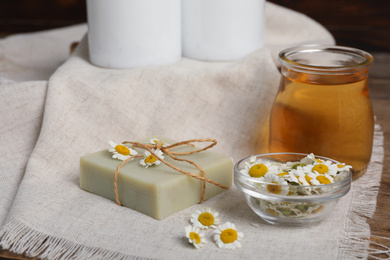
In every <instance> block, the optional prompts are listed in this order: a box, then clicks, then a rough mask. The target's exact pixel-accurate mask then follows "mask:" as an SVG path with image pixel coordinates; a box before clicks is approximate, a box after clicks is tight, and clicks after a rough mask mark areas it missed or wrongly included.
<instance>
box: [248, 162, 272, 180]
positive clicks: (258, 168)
mask: <svg viewBox="0 0 390 260" xmlns="http://www.w3.org/2000/svg"><path fill="white" fill-rule="evenodd" d="M267 172H268V168H267V166H265V165H264V163H261V164H255V165H253V166H252V167H251V168H250V169H249V175H250V176H252V177H255V178H260V177H263V176H264V175H265V174H266V173H267Z"/></svg>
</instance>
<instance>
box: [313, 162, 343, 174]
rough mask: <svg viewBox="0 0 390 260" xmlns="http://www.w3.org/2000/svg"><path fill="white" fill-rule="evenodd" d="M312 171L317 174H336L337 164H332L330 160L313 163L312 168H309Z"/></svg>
mask: <svg viewBox="0 0 390 260" xmlns="http://www.w3.org/2000/svg"><path fill="white" fill-rule="evenodd" d="M311 171H312V172H314V173H319V174H325V173H327V174H329V175H336V174H337V165H336V164H333V163H332V162H331V161H326V162H323V161H322V162H320V163H316V164H314V165H313V168H312V169H311Z"/></svg>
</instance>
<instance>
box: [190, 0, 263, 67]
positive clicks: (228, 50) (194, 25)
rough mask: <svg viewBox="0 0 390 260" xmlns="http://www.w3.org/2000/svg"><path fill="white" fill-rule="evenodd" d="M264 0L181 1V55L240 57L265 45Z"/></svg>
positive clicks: (211, 57) (202, 57)
mask: <svg viewBox="0 0 390 260" xmlns="http://www.w3.org/2000/svg"><path fill="white" fill-rule="evenodd" d="M264 5H265V1H264V0H182V48H183V56H184V57H187V58H192V59H198V60H206V61H227V60H235V59H238V58H241V57H243V56H245V55H247V54H249V53H251V52H253V51H255V50H256V49H259V48H261V47H263V46H264Z"/></svg>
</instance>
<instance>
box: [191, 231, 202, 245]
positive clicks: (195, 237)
mask: <svg viewBox="0 0 390 260" xmlns="http://www.w3.org/2000/svg"><path fill="white" fill-rule="evenodd" d="M190 239H191V240H192V241H195V244H199V243H200V240H201V239H200V236H199V234H198V233H196V232H191V233H190Z"/></svg>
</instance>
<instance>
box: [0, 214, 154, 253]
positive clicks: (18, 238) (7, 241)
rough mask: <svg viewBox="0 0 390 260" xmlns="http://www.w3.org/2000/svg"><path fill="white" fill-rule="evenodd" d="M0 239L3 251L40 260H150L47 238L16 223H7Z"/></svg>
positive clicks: (0, 234) (50, 237) (55, 238)
mask: <svg viewBox="0 0 390 260" xmlns="http://www.w3.org/2000/svg"><path fill="white" fill-rule="evenodd" d="M0 238H1V241H0V246H1V247H2V248H3V249H7V250H10V251H11V252H14V253H16V254H25V255H26V256H28V257H39V258H40V259H59V260H62V259H64V260H65V259H83V260H84V259H85V260H88V259H104V260H106V259H107V260H111V259H112V260H113V259H115V260H130V259H131V260H150V259H149V258H143V257H137V256H132V255H125V254H121V253H118V252H114V251H110V250H106V249H102V248H96V247H89V246H84V245H80V244H76V243H74V242H71V241H68V240H66V239H61V238H57V237H54V236H48V235H45V234H43V233H41V232H39V231H36V230H32V229H31V228H29V227H28V226H26V225H24V224H23V223H20V222H18V221H12V222H10V223H8V224H7V225H6V226H5V227H4V228H3V231H2V232H1V233H0Z"/></svg>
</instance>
